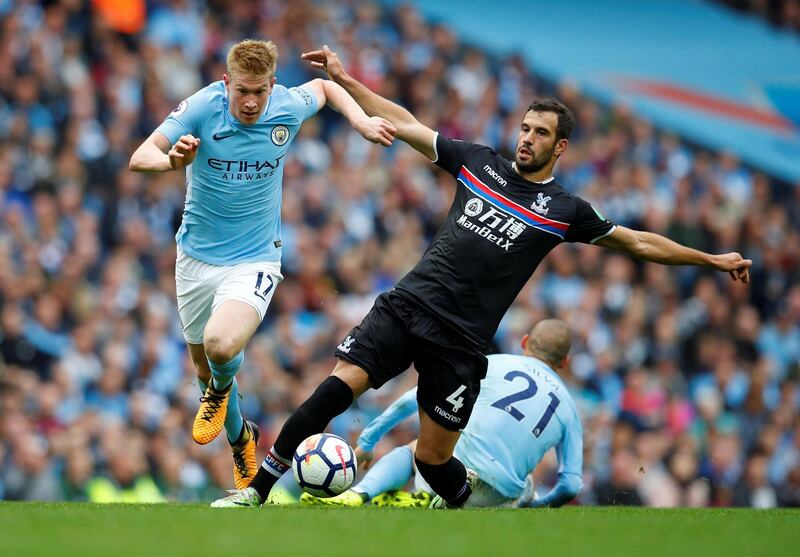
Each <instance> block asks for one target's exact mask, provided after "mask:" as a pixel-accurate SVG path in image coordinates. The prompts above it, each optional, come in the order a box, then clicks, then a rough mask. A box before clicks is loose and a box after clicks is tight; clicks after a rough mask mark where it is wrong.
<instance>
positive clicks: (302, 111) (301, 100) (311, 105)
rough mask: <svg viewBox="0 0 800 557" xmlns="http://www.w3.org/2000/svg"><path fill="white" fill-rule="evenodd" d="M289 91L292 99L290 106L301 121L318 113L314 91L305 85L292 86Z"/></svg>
mask: <svg viewBox="0 0 800 557" xmlns="http://www.w3.org/2000/svg"><path fill="white" fill-rule="evenodd" d="M288 91H289V97H290V99H291V101H290V102H289V108H290V110H291V111H292V113H293V114H294V115H295V116H297V119H298V120H299V121H301V122H304V121H305V120H308V119H309V118H311V117H312V116H314V115H315V114H316V113H317V110H318V107H317V99H316V98H315V97H314V93H312V92H311V91H309V90H308V89H306V88H305V87H292V88H290V89H288Z"/></svg>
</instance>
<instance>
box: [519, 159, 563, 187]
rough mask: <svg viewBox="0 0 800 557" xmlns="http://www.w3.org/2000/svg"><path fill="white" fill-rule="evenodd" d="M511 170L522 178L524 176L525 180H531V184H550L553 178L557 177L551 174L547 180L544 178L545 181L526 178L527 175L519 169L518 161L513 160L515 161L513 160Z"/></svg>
mask: <svg viewBox="0 0 800 557" xmlns="http://www.w3.org/2000/svg"><path fill="white" fill-rule="evenodd" d="M511 170H513V171H514V173H515V174H516V175H517V176H519V177H520V178H522V179H523V180H525V181H526V182H529V183H531V184H536V185H537V186H544V185H545V184H549V183H550V182H552V181H553V180H555V179H556V178H555V176H550V177H549V178H548V179H547V180H544V181H542V182H534V181H533V180H528V179H527V178H525V177H524V176H523V175H522V174H520V173H519V171H518V170H517V163H516V162H513V161H512V162H511Z"/></svg>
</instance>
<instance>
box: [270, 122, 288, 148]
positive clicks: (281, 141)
mask: <svg viewBox="0 0 800 557" xmlns="http://www.w3.org/2000/svg"><path fill="white" fill-rule="evenodd" d="M287 141H289V128H287V127H286V126H284V125H280V126H275V127H274V128H272V142H273V143H274V144H275V145H277V146H279V147H280V146H281V145H285V144H286V142H287Z"/></svg>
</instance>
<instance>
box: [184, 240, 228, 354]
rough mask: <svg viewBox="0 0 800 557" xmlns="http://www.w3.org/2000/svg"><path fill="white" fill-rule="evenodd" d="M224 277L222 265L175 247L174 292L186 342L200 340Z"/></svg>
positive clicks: (197, 342)
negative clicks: (204, 261)
mask: <svg viewBox="0 0 800 557" xmlns="http://www.w3.org/2000/svg"><path fill="white" fill-rule="evenodd" d="M223 276H224V269H223V268H221V267H219V266H216V265H209V264H208V263H203V262H202V261H198V260H197V259H194V258H192V257H190V256H188V255H186V254H185V253H183V251H182V250H180V248H179V249H178V257H177V259H176V261H175V294H176V298H177V302H178V314H179V315H180V318H181V327H182V329H183V338H184V340H186V343H187V344H202V343H203V331H204V330H205V327H206V323H208V320H209V319H210V318H211V312H212V307H213V304H214V295H215V293H216V290H217V286H218V285H219V284H220V282H221V281H222V278H223Z"/></svg>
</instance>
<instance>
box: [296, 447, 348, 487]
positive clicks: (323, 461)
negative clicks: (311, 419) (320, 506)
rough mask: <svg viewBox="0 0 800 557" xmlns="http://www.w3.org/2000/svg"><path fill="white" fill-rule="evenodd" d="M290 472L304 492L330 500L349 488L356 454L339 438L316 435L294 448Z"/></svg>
mask: <svg viewBox="0 0 800 557" xmlns="http://www.w3.org/2000/svg"><path fill="white" fill-rule="evenodd" d="M292 472H294V479H295V480H297V484H298V485H299V486H300V487H302V488H303V490H304V491H305V492H306V493H310V494H311V495H315V496H317V497H333V496H334V495H339V494H340V493H342V492H343V491H345V490H346V489H347V488H349V487H350V486H351V485H353V480H355V478H356V455H355V453H354V452H353V449H352V448H351V447H350V445H348V444H347V441H345V440H344V439H342V438H341V437H339V436H337V435H332V434H330V433H318V434H317V435H312V436H311V437H309V438H308V439H306V440H305V441H303V442H302V443H300V446H299V447H297V450H296V451H295V453H294V459H292Z"/></svg>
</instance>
